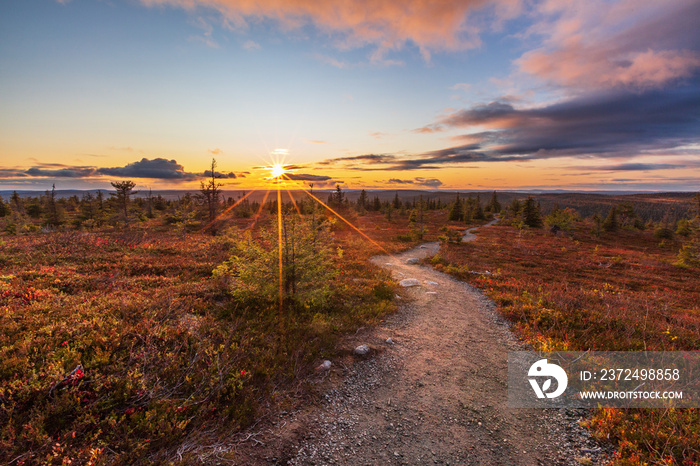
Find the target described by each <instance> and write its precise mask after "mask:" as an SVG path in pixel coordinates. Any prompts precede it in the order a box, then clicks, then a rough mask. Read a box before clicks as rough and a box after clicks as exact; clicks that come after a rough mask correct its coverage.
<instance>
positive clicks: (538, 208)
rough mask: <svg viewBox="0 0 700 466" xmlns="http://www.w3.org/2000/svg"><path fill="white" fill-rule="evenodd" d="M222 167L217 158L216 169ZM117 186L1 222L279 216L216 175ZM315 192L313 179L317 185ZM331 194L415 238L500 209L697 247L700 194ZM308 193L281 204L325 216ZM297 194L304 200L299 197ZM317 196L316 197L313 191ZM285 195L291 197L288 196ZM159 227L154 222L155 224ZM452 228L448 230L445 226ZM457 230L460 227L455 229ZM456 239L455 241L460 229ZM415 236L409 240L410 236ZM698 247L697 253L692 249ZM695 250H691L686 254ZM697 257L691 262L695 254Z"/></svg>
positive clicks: (553, 225) (190, 224)
mask: <svg viewBox="0 0 700 466" xmlns="http://www.w3.org/2000/svg"><path fill="white" fill-rule="evenodd" d="M210 173H216V165H215V162H213V163H212V171H211V172H210ZM112 186H113V187H114V190H113V191H106V190H105V191H103V190H98V191H96V192H91V191H86V192H85V193H84V194H83V195H82V196H78V195H71V196H68V197H59V196H58V195H57V193H56V190H55V187H53V188H52V189H51V190H47V191H46V192H45V193H44V195H41V196H26V197H25V196H22V195H20V194H19V193H18V192H17V191H15V192H13V194H12V195H11V196H10V197H9V199H7V200H4V199H3V198H2V197H0V227H1V228H2V230H3V231H4V232H6V233H9V234H15V235H16V234H26V233H31V232H34V231H38V230H40V229H42V228H43V229H45V230H47V231H50V230H54V229H84V230H92V229H96V228H105V227H117V228H119V227H126V228H128V227H130V226H133V225H137V224H139V223H140V222H146V221H148V220H149V219H158V220H159V223H160V224H161V225H162V226H163V227H167V228H175V229H178V230H180V231H182V232H183V233H185V232H194V231H198V230H202V231H204V230H206V231H207V232H209V233H211V234H216V232H217V231H219V229H220V228H222V227H224V226H225V225H226V223H227V221H228V220H230V219H236V218H252V217H254V216H256V215H259V213H260V212H261V211H263V210H265V211H267V212H269V213H271V214H275V213H276V212H277V199H276V198H275V197H274V196H270V197H269V198H268V196H265V197H264V198H263V199H261V200H252V196H250V192H245V191H241V192H240V193H238V195H237V196H236V195H229V196H226V195H225V194H224V193H223V192H222V191H221V184H220V183H219V182H218V180H217V179H216V178H214V177H212V178H210V179H209V180H208V181H207V182H206V183H205V182H202V183H201V188H200V190H199V191H198V192H195V193H189V192H186V193H184V194H182V195H181V196H178V197H177V199H166V198H164V197H163V196H162V195H160V194H158V195H153V193H152V191H151V190H149V191H147V192H143V191H141V192H139V191H136V190H135V189H134V188H135V183H133V182H132V181H130V180H126V181H118V182H113V183H112ZM310 188H311V191H310V193H311V195H312V196H313V185H311V187H310ZM323 194H327V197H326V204H327V206H328V207H331V208H333V209H340V210H351V211H354V212H355V213H356V214H357V215H363V214H365V213H367V212H381V213H382V214H384V216H385V217H386V219H387V220H389V221H402V219H403V220H404V221H405V220H407V221H408V222H409V224H410V225H411V229H412V231H413V233H414V234H413V237H414V238H413V239H421V238H422V232H423V214H424V213H425V212H428V211H441V210H444V211H446V212H448V220H450V221H458V222H464V223H465V224H472V223H478V222H480V221H483V220H487V219H491V218H493V216H494V215H495V214H499V215H500V216H501V219H502V222H505V223H507V224H511V225H513V226H520V227H527V228H542V227H547V228H549V229H551V230H552V232H553V233H556V232H559V231H563V232H566V231H569V230H571V228H573V226H574V225H575V223H576V222H577V221H579V220H582V219H589V220H591V222H592V224H593V225H594V229H595V233H596V234H598V235H599V234H601V233H603V232H613V231H616V230H618V229H621V230H624V229H628V230H630V229H633V230H650V231H653V232H654V236H655V237H657V238H659V239H660V240H664V239H669V240H670V239H673V238H674V237H675V238H676V239H679V240H681V241H683V240H687V241H686V244H685V245H684V250H683V251H681V254H682V255H683V257H685V258H686V259H685V263H691V262H692V263H694V262H696V261H697V260H700V258H695V259H693V254H695V252H694V251H695V249H697V248H698V246H697V244H696V243H697V242H698V240H697V236H698V231H697V230H698V226H697V225H696V222H695V219H697V216H698V212H700V193H696V194H693V193H661V194H636V195H602V194H587V193H579V194H571V193H566V194H539V195H523V194H522V193H513V192H495V191H493V192H491V193H466V194H461V193H427V192H426V193H425V194H416V192H414V191H412V192H408V193H404V192H402V191H396V192H394V194H393V196H392V197H388V196H387V192H386V191H383V192H376V191H375V192H368V191H366V190H364V189H363V190H361V191H359V192H357V191H355V192H347V191H344V190H343V189H342V188H341V187H340V186H337V187H336V189H335V190H334V191H332V192H330V193H325V192H324V193H323ZM312 196H308V195H305V194H303V195H302V196H300V195H299V194H297V195H296V196H291V195H290V196H287V195H286V194H285V197H283V198H282V204H283V206H282V208H283V209H284V210H285V211H287V212H292V211H294V210H296V211H297V212H298V213H299V214H301V215H307V214H311V215H313V214H315V213H316V212H317V211H319V213H320V214H322V213H323V212H324V211H325V209H324V208H322V207H320V206H319V203H318V202H317V201H316V200H315V199H314V198H312ZM294 197H298V199H296V200H294ZM314 197H315V196H314ZM285 199H287V200H285ZM149 225H150V226H153V222H151V223H150V224H149ZM445 231H446V232H447V230H445ZM453 233H454V232H453ZM453 236H455V237H454V238H452V239H456V238H457V237H456V235H454V234H453ZM406 239H409V238H406ZM690 250H692V251H693V252H689V251H690ZM688 254H690V256H689V255H688ZM691 259H692V260H691Z"/></svg>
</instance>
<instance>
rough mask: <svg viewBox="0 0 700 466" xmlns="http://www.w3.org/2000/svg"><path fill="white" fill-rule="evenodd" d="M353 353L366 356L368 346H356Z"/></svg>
mask: <svg viewBox="0 0 700 466" xmlns="http://www.w3.org/2000/svg"><path fill="white" fill-rule="evenodd" d="M355 354H356V355H358V356H366V355H367V354H369V346H368V345H360V346H358V347H357V348H355Z"/></svg>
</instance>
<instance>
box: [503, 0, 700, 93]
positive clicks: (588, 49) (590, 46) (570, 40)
mask: <svg viewBox="0 0 700 466" xmlns="http://www.w3.org/2000/svg"><path fill="white" fill-rule="evenodd" d="M535 10H536V11H535V12H534V14H535V15H536V16H537V17H539V18H540V19H539V21H538V22H537V23H536V24H535V25H533V26H532V27H531V28H530V30H529V34H531V35H537V36H541V37H543V39H544V41H543V44H542V46H541V47H538V48H536V49H534V50H530V51H528V52H526V53H525V54H523V55H522V56H521V57H520V58H519V59H518V60H516V62H515V64H516V66H517V67H518V68H519V70H520V71H522V72H524V73H527V74H530V75H533V76H535V77H537V78H540V79H543V80H545V81H547V82H549V83H552V84H555V85H559V86H564V87H567V88H570V89H579V90H590V89H611V88H634V89H650V88H660V87H663V86H665V85H667V84H669V83H673V82H675V81H678V80H682V79H690V78H692V77H693V75H694V74H695V73H696V72H697V70H698V69H700V51H699V49H700V29H698V27H697V18H698V17H700V3H698V2H697V1H696V0H678V1H674V2H658V1H654V0H620V1H617V2H615V3H610V2H607V1H604V0H591V1H587V2H563V1H558V0H552V1H548V2H542V3H540V4H538V6H537V7H536V9H535Z"/></svg>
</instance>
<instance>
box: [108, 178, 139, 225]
mask: <svg viewBox="0 0 700 466" xmlns="http://www.w3.org/2000/svg"><path fill="white" fill-rule="evenodd" d="M110 184H111V185H112V186H113V187H114V189H115V190H116V192H114V193H109V194H110V195H111V196H114V197H115V198H116V199H117V204H119V205H120V206H121V208H122V212H123V213H124V224H125V225H126V226H127V228H128V226H129V197H130V196H131V195H133V194H136V193H137V192H138V191H134V187H135V186H136V183H134V182H133V181H131V180H127V181H112V182H111V183H110Z"/></svg>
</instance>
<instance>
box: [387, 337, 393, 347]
mask: <svg viewBox="0 0 700 466" xmlns="http://www.w3.org/2000/svg"><path fill="white" fill-rule="evenodd" d="M386 343H387V344H389V345H393V344H394V340H392V339H391V338H387V339H386Z"/></svg>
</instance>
